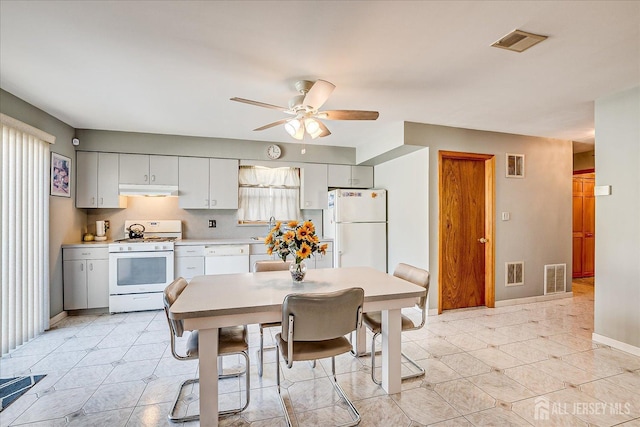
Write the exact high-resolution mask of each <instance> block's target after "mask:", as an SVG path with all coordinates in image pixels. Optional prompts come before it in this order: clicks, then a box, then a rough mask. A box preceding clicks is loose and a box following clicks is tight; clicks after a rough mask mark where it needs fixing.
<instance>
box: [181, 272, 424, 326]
mask: <svg viewBox="0 0 640 427" xmlns="http://www.w3.org/2000/svg"><path fill="white" fill-rule="evenodd" d="M352 287H361V288H363V289H364V291H365V306H366V304H367V302H369V303H372V302H375V301H382V300H384V301H389V300H393V299H407V298H419V297H422V296H424V295H425V289H424V288H422V287H420V286H418V285H415V284H413V283H410V282H407V281H405V280H402V279H399V278H397V277H394V276H393V275H390V274H387V273H383V272H381V271H378V270H376V269H374V268H371V267H347V268H324V269H310V270H308V271H307V275H306V277H305V280H304V282H302V283H300V284H294V283H293V282H292V280H291V274H290V273H289V272H288V271H272V272H261V273H242V274H221V275H207V276H196V277H194V278H193V279H192V280H191V282H190V283H189V285H188V286H187V287H186V288H185V290H184V291H183V292H182V294H181V295H180V297H179V298H178V299H177V300H176V301H175V302H174V303H173V305H172V306H171V309H170V311H169V316H170V317H171V318H172V319H176V320H181V319H192V318H198V317H211V316H228V315H236V314H246V313H251V312H263V311H276V310H280V309H281V306H282V302H283V301H284V298H285V296H287V295H288V294H291V293H307V292H313V293H319V292H334V291H337V290H341V289H346V288H352Z"/></svg>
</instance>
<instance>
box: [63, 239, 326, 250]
mask: <svg viewBox="0 0 640 427" xmlns="http://www.w3.org/2000/svg"><path fill="white" fill-rule="evenodd" d="M320 241H321V242H331V241H333V239H327V238H320ZM110 243H114V241H113V240H105V241H103V242H96V241H92V242H76V243H65V244H63V245H62V248H63V249H64V248H86V247H88V246H90V247H92V248H106V247H108V245H109V244H110ZM251 244H264V240H256V239H252V238H250V237H239V238H235V239H182V240H176V241H175V245H176V246H195V245H251Z"/></svg>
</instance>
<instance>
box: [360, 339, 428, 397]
mask: <svg viewBox="0 0 640 427" xmlns="http://www.w3.org/2000/svg"><path fill="white" fill-rule="evenodd" d="M379 335H380V333H377V334H373V338H372V340H371V380H372V381H373V382H374V383H376V384H378V385H380V384H382V381H381V380H378V379H377V378H376V354H379V353H380V352H379V351H378V352H376V338H378V336H379ZM400 355H401V356H402V357H404V358H405V359H406V360H407V362H409V363H411V364H412V365H413V366H414V367H415V368H416V369H417V370H418V372H413V373H411V374H407V375H403V376H402V379H403V380H406V379H409V378H418V377H421V376H423V375H424V374H425V371H424V368H423V367H422V366H420V365H418V362H416V361H415V360H413V359H412V358H410V357H409V356H407V355H406V354H405V353H403V352H400Z"/></svg>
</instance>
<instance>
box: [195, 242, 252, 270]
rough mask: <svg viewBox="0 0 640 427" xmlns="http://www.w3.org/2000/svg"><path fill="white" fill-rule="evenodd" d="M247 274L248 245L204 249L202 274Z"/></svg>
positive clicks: (214, 246)
mask: <svg viewBox="0 0 640 427" xmlns="http://www.w3.org/2000/svg"><path fill="white" fill-rule="evenodd" d="M248 272H249V245H211V246H205V247H204V274H231V273H248Z"/></svg>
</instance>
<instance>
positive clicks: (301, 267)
mask: <svg viewBox="0 0 640 427" xmlns="http://www.w3.org/2000/svg"><path fill="white" fill-rule="evenodd" d="M289 273H291V280H293V283H301V282H302V281H303V280H304V276H305V275H306V274H307V264H305V263H304V261H300V262H299V263H294V262H292V263H291V265H290V266H289Z"/></svg>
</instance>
